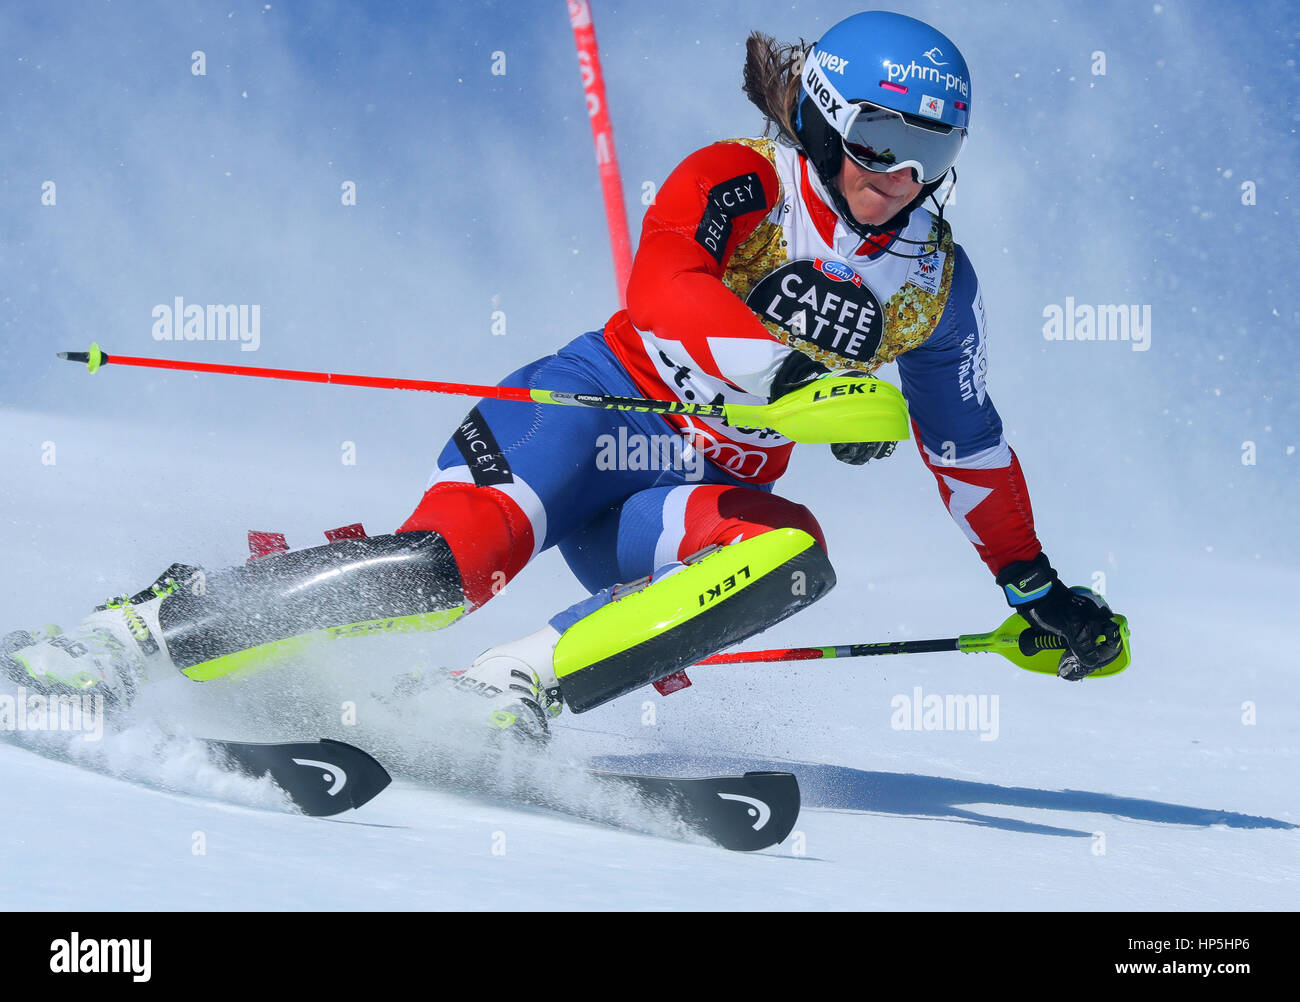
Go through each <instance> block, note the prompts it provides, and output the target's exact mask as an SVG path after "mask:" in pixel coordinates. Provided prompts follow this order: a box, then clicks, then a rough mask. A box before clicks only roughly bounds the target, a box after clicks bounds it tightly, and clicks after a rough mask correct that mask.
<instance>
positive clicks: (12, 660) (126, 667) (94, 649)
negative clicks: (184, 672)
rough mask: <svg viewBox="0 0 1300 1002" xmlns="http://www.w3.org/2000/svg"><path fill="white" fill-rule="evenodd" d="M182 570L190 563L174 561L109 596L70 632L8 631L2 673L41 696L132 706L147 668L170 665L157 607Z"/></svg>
mask: <svg viewBox="0 0 1300 1002" xmlns="http://www.w3.org/2000/svg"><path fill="white" fill-rule="evenodd" d="M184 570H192V568H184V567H182V566H181V565H173V566H172V567H170V568H168V569H167V570H166V571H165V572H164V573H163V574H162V576H161V577H159V578H158V580H157V581H155V582H154V583H153V584H152V585H151V586H150V587H149V588H146V589H145V590H144V591H142V592H139V593H138V594H136V595H132V596H126V595H122V596H120V597H118V598H114V599H109V600H108V601H107V602H105V603H104V604H103V605H101V606H99V607H98V608H96V610H95V611H94V612H92V613H91V614H90V615H89V616H87V617H86V618H85V619H84V620H82V622H81V624H80V625H79V626H78V627H77V628H76V630H75V631H73V632H71V633H64V632H63V631H62V630H61V629H59V627H57V626H47V627H45V628H44V629H42V630H40V631H37V632H35V633H29V632H27V631H23V630H19V631H16V632H14V633H10V634H8V635H7V636H6V637H5V638H4V639H3V641H0V673H3V674H5V675H7V676H8V678H9V680H10V681H11V682H15V683H17V684H18V685H20V686H25V687H29V688H31V689H34V690H36V691H37V692H39V693H41V694H43V695H59V696H62V695H68V696H73V695H83V696H96V695H102V696H103V697H104V701H105V704H106V705H108V706H110V707H125V706H128V705H130V703H131V702H132V700H134V698H135V691H136V686H137V685H138V684H139V683H140V681H142V679H143V678H144V677H145V675H146V674H147V673H148V669H149V668H150V667H152V666H153V665H156V664H165V665H167V666H168V667H170V666H171V660H170V658H168V656H167V653H166V650H165V648H164V647H163V643H162V639H161V638H162V629H161V627H160V625H159V622H158V609H159V606H161V604H162V599H163V597H164V596H166V595H169V594H171V592H172V591H174V590H175V589H176V587H177V584H176V582H177V580H178V579H183V574H182V573H181V572H183V571H184Z"/></svg>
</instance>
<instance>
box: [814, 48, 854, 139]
mask: <svg viewBox="0 0 1300 1002" xmlns="http://www.w3.org/2000/svg"><path fill="white" fill-rule="evenodd" d="M803 86H804V90H806V91H807V92H808V96H809V97H811V98H812V99H813V100H814V101H816V102H817V105H818V107H820V108H821V110H822V114H823V115H825V116H826V120H827V121H828V122H831V123H833V124H834V125H835V127H836V128H843V123H842V122H841V121H840V118H841V116H843V115H844V113H845V112H846V110H847V107H848V102H847V101H845V100H844V98H843V96H842V95H841V94H840V93H839V91H837V90H836V89H835V85H834V84H832V83H831V82H830V80H829V79H827V77H826V73H825V71H824V70H823V69H822V66H821V63H820V62H819V61H818V60H817V59H809V60H808V64H807V66H806V67H805V68H804V73H803Z"/></svg>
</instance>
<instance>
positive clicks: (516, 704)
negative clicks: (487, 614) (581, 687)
mask: <svg viewBox="0 0 1300 1002" xmlns="http://www.w3.org/2000/svg"><path fill="white" fill-rule="evenodd" d="M559 639H560V634H559V633H558V632H557V631H556V630H555V628H554V627H552V626H549V625H547V626H544V627H542V629H540V630H538V631H537V632H536V633H533V634H530V635H529V636H527V637H524V638H523V639H521V640H513V641H510V642H509V643H505V644H498V645H497V646H496V647H493V648H491V649H489V650H486V651H484V652H483V653H482V654H480V655H479V656H478V657H477V658H475V659H474V663H473V664H471V665H470V666H469V667H468V668H462V669H460V670H456V671H453V670H448V671H447V672H446V674H447V678H448V680H449V681H450V683H451V686H452V688H453V689H454V690H455V691H456V692H457V693H460V694H463V695H465V696H466V697H468V698H471V699H483V700H485V701H486V702H484V703H483V704H482V711H483V717H484V722H485V723H487V724H489V725H490V726H492V727H495V728H498V729H499V730H501V731H503V732H506V733H508V734H510V735H511V736H515V737H521V738H525V739H531V740H534V741H539V742H541V741H546V740H547V739H548V738H549V737H550V726H549V724H548V721H549V720H551V719H552V718H554V717H557V716H559V714H560V710H561V708H562V704H561V700H560V690H559V683H558V682H557V681H556V678H555V668H554V655H555V644H556V642H557V641H558V640H559ZM476 712H477V711H476Z"/></svg>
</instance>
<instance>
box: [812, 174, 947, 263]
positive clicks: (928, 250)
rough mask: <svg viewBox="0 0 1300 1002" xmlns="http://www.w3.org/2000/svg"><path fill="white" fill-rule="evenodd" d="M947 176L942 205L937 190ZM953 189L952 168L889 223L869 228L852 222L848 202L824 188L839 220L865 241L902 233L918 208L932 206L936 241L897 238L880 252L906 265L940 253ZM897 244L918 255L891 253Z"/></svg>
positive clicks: (923, 189) (834, 191)
mask: <svg viewBox="0 0 1300 1002" xmlns="http://www.w3.org/2000/svg"><path fill="white" fill-rule="evenodd" d="M949 172H951V174H952V184H950V185H949V186H948V190H947V191H945V192H944V193H943V201H942V202H941V201H939V199H938V193H939V188H940V187H942V185H943V181H944V178H946V177H947V176H948V173H949ZM956 186H957V168H956V167H952V168H950V171H945V172H944V173H943V174H942V175H940V176H939V178H938V179H937V180H935V181H931V182H930V183H929V184H927V185H925V186H924V187H923V188H922V189H921V193H920V194H919V195H917V196H916V198H914V199H913V200H912V201H911V202H910V203H908V204H907V205H905V206H904V207H903V208H902V209H901V210H900V211H899V212H898V213H897V214H896V215H895V216H894V217H893V218H892V219H889V220H888V221H886V222H884V223H882V224H881V225H879V226H868V225H866V224H864V223H859V222H858V221H857V220H856V219H854V218H853V213H852V212H851V211H850V210H849V206H848V202H847V201H846V200H845V198H844V196H843V195H841V194H840V191H839V189H838V188H837V187H836V186H834V185H828V186H827V188H828V189H829V190H830V192H831V197H832V198H833V199H834V200H835V202H836V203H837V204H836V208H837V209H840V210H841V212H840V218H841V219H842V220H843V221H844V225H845V226H847V227H848V228H849V229H851V230H852V231H853V232H854V233H856V234H858V236H860V237H862V238H863V239H864V240H870V239H871V238H873V237H879V236H880V235H881V234H882V233H889V232H890V231H897V230H901V229H902V228H903V227H904V226H906V225H907V220H908V218H909V217H910V216H911V215H912V212H913V211H914V210H915V209H916V208H917V207H918V206H920V205H921V204H923V203H924V202H925V200H926V199H927V198H928V199H930V200H931V201H932V202H934V206H935V210H936V212H935V215H936V217H937V218H938V220H939V227H938V232H939V236H938V238H937V239H936V240H908V239H906V238H904V237H902V236H897V235H896V236H895V237H894V239H893V240H892V241H891V242H890V243H889V244H887V245H886V246H884V247H882V248H881V250H882V251H883V252H884V253H886V254H889V255H891V256H893V257H901V258H905V259H906V260H909V261H915V260H917V259H919V258H923V257H929V256H930V255H931V254H933V253H934V252H935V251H937V250H938V249H939V243H938V241H939V240H942V239H943V225H944V224H943V208H944V206H945V205H947V204H948V197H949V196H950V195H951V194H952V191H953V189H954V188H955V187H956ZM896 244H906V245H907V246H908V248H913V249H916V251H917V252H916V253H915V254H904V253H900V252H899V251H897V250H895V249H894V247H895V245H896Z"/></svg>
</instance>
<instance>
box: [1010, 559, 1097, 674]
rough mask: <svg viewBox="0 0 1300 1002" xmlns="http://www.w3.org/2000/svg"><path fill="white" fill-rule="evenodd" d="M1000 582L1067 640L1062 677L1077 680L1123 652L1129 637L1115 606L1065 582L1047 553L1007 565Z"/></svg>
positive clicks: (1044, 626) (1019, 606) (1022, 608)
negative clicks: (1123, 636) (1125, 637)
mask: <svg viewBox="0 0 1300 1002" xmlns="http://www.w3.org/2000/svg"><path fill="white" fill-rule="evenodd" d="M998 584H1000V585H1001V586H1002V591H1003V593H1004V594H1005V595H1006V598H1007V604H1008V605H1010V606H1011V608H1013V609H1015V610H1016V612H1018V613H1020V615H1022V616H1024V617H1025V619H1027V620H1028V621H1029V622H1030V623H1032V624H1033V625H1034V626H1036V627H1038V628H1039V629H1040V630H1046V631H1047V632H1048V633H1054V634H1056V635H1057V636H1058V637H1061V638H1063V639H1064V640H1065V644H1066V648H1067V649H1066V653H1065V654H1064V655H1062V657H1061V665H1060V667H1059V668H1058V669H1057V672H1056V673H1057V674H1058V675H1059V676H1060V677H1061V678H1063V679H1067V680H1069V681H1071V682H1077V681H1079V680H1080V679H1083V678H1087V677H1088V676H1089V675H1091V674H1092V673H1093V672H1095V671H1097V670H1098V669H1099V668H1104V667H1106V665H1108V664H1110V663H1111V662H1112V661H1114V660H1115V659H1116V658H1117V657H1119V656H1120V653H1121V652H1122V650H1123V646H1122V644H1123V641H1122V640H1121V638H1120V630H1119V624H1118V623H1116V622H1115V620H1114V619H1112V618H1111V617H1112V616H1113V615H1114V613H1113V612H1111V610H1110V607H1109V606H1107V605H1106V603H1105V602H1103V601H1102V600H1101V599H1100V598H1098V597H1097V596H1096V595H1095V594H1093V593H1092V592H1091V591H1073V590H1071V589H1069V588H1067V587H1066V586H1065V585H1064V584H1062V583H1061V579H1060V578H1059V577H1057V575H1056V571H1054V570H1052V565H1051V564H1050V563H1049V562H1048V560H1047V554H1045V553H1040V554H1039V555H1038V556H1037V557H1035V558H1034V559H1033V560H1022V561H1020V562H1018V563H1014V564H1011V565H1010V566H1008V567H1005V568H1003V570H1002V573H1001V574H999V575H998Z"/></svg>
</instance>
